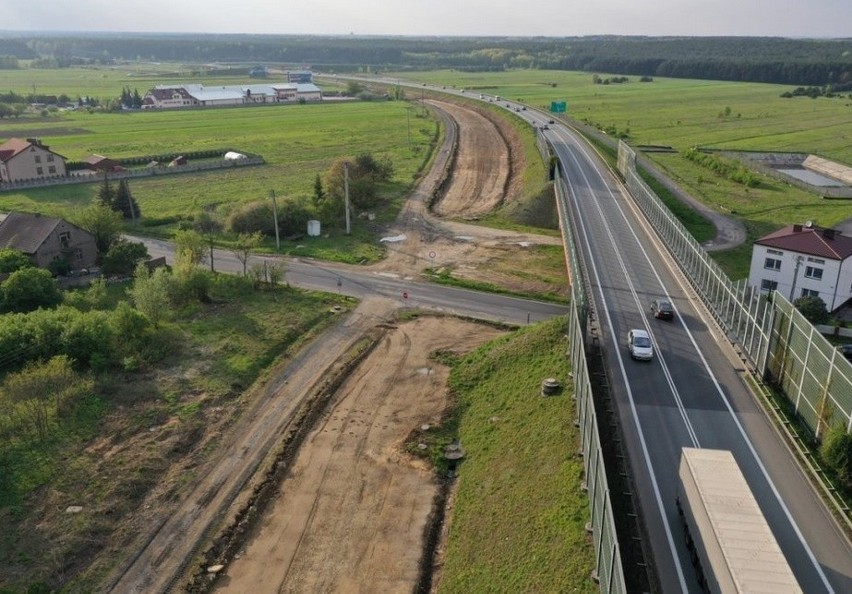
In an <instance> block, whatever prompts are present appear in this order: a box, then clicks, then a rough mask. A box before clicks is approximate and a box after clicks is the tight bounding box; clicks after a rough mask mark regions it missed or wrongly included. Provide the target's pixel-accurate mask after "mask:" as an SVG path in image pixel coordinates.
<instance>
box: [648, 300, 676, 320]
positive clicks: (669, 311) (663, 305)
mask: <svg viewBox="0 0 852 594" xmlns="http://www.w3.org/2000/svg"><path fill="white" fill-rule="evenodd" d="M651 315H653V316H654V317H655V318H657V319H658V320H672V319H674V308H673V307H672V304H671V303H669V302H668V301H666V300H665V299H654V300H653V301H652V302H651Z"/></svg>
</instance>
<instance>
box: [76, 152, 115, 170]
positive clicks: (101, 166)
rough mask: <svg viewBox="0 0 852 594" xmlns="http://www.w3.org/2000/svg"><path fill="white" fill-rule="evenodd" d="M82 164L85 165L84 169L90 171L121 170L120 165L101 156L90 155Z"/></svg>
mask: <svg viewBox="0 0 852 594" xmlns="http://www.w3.org/2000/svg"><path fill="white" fill-rule="evenodd" d="M83 163H85V164H86V169H90V170H92V171H120V170H121V169H123V168H122V166H121V163H119V162H118V161H116V160H114V159H110V158H109V157H104V156H103V155H90V156H88V157H86V158H85V159H83Z"/></svg>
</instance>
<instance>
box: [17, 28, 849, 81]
mask: <svg viewBox="0 0 852 594" xmlns="http://www.w3.org/2000/svg"><path fill="white" fill-rule="evenodd" d="M17 60H31V61H32V62H29V64H30V66H31V67H33V66H35V67H38V66H42V67H63V66H71V65H78V64H86V63H101V64H108V63H116V62H124V61H155V62H190V63H211V62H215V63H234V62H238V63H243V64H245V63H258V64H287V65H292V66H296V67H312V68H314V69H316V70H323V71H333V72H352V71H365V70H369V71H372V72H380V71H382V70H402V69H411V70H433V69H438V68H454V69H457V70H470V71H498V70H506V69H513V68H534V69H555V70H583V71H587V72H602V73H603V72H605V73H614V74H625V75H627V74H629V75H636V76H666V77H677V78H698V79H708V80H730V81H750V82H770V83H780V84H790V85H819V86H829V85H831V86H833V87H834V88H836V90H846V89H849V88H852V38H847V39H788V38H778V37H620V36H595V37H565V38H549V37H548V38H544V37H542V38H499V37H472V38H463V37H355V36H350V37H324V36H275V35H189V34H173V35H171V34H104V33H100V34H90V35H87V36H83V35H81V34H59V33H56V34H47V33H45V34H37V35H36V34H24V33H11V32H6V33H0V68H3V67H5V68H8V67H14V66H15V64H16V62H17Z"/></svg>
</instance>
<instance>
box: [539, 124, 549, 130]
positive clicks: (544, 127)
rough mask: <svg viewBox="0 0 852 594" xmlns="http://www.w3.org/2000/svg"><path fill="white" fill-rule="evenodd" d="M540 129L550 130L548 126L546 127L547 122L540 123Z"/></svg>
mask: <svg viewBox="0 0 852 594" xmlns="http://www.w3.org/2000/svg"><path fill="white" fill-rule="evenodd" d="M541 129H542V130H550V128H548V127H547V124H542V125H541Z"/></svg>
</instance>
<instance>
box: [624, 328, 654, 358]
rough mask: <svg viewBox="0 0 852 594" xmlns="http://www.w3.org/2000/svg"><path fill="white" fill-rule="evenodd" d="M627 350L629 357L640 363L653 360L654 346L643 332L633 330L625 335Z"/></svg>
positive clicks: (636, 329)
mask: <svg viewBox="0 0 852 594" xmlns="http://www.w3.org/2000/svg"><path fill="white" fill-rule="evenodd" d="M627 350H628V351H630V356H631V357H633V358H634V359H639V360H640V361H650V360H651V359H653V358H654V346H653V345H652V344H651V337H650V336H649V335H648V333H647V332H645V331H644V330H640V329H638V328H634V329H633V330H631V331H630V332H628V333H627Z"/></svg>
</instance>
